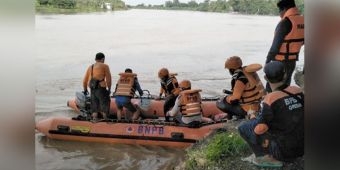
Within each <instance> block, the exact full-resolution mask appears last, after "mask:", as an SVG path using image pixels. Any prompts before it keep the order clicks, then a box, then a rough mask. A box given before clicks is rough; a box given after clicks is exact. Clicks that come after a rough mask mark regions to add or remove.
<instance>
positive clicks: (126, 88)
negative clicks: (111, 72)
mask: <svg viewBox="0 0 340 170" xmlns="http://www.w3.org/2000/svg"><path fill="white" fill-rule="evenodd" d="M119 75H120V78H119V80H118V82H117V90H116V93H115V94H116V95H117V96H118V95H119V96H131V97H132V96H134V95H135V91H136V90H135V89H134V87H133V85H134V82H135V77H136V76H137V74H135V73H119Z"/></svg>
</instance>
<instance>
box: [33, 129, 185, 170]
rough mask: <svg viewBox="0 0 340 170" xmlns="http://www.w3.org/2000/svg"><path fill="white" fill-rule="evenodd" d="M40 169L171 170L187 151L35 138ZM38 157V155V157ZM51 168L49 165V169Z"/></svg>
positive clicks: (39, 136) (43, 137)
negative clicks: (41, 155)
mask: <svg viewBox="0 0 340 170" xmlns="http://www.w3.org/2000/svg"><path fill="white" fill-rule="evenodd" d="M36 152H37V153H41V154H43V155H44V156H43V157H40V156H37V157H36V163H37V169H45V170H47V169H172V168H173V167H175V166H176V165H178V163H179V162H181V160H183V158H184V150H182V149H170V148H164V147H152V146H132V145H124V144H115V145H112V144H105V143H104V144H103V143H87V142H76V141H60V140H51V139H49V138H47V137H45V136H42V135H40V134H37V135H36ZM38 155H39V154H38ZM46 165H48V166H46Z"/></svg>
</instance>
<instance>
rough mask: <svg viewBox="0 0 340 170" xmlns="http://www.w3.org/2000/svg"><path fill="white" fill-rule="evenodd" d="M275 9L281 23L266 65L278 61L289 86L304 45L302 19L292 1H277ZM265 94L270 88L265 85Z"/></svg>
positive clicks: (276, 30) (277, 27) (276, 31)
mask: <svg viewBox="0 0 340 170" xmlns="http://www.w3.org/2000/svg"><path fill="white" fill-rule="evenodd" d="M277 7H278V8H279V11H280V17H281V21H280V22H279V23H278V25H277V26H276V29H275V36H274V39H273V42H272V46H271V47H270V50H269V52H268V55H267V59H266V64H267V63H269V62H270V61H280V62H282V63H283V64H284V65H285V69H286V72H287V79H286V82H285V83H286V84H287V85H290V83H291V78H292V74H293V72H294V70H295V66H296V61H297V60H298V59H299V53H300V49H301V47H302V45H303V44H304V17H303V16H302V15H300V13H299V11H298V9H297V8H296V5H295V2H294V0H279V2H278V3H277ZM266 90H267V92H270V91H271V89H270V86H269V84H268V83H267V85H266Z"/></svg>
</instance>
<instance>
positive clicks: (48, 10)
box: [35, 6, 127, 14]
mask: <svg viewBox="0 0 340 170" xmlns="http://www.w3.org/2000/svg"><path fill="white" fill-rule="evenodd" d="M122 10H127V8H118V9H114V10H106V9H102V8H71V9H65V8H54V7H50V6H36V7H35V12H36V14H78V13H91V12H105V11H122Z"/></svg>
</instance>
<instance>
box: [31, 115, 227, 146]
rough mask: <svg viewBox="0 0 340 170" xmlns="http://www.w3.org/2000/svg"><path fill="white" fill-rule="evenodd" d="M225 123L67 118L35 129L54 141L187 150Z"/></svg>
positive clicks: (58, 119)
mask: <svg viewBox="0 0 340 170" xmlns="http://www.w3.org/2000/svg"><path fill="white" fill-rule="evenodd" d="M224 122H225V120H222V121H219V122H214V123H206V124H204V123H203V124H198V125H196V126H195V127H193V126H191V127H190V126H188V125H177V124H175V123H174V122H164V121H163V120H159V119H157V120H151V119H148V120H141V121H124V120H122V121H117V120H113V119H112V120H107V121H105V122H97V123H93V122H90V121H81V120H73V119H71V118H65V117H55V118H48V119H45V120H42V121H39V122H38V123H36V129H37V130H38V131H39V132H41V133H43V134H45V135H46V136H47V137H49V138H52V139H60V140H73V141H86V142H105V143H123V144H140V145H153V146H155V145H157V146H167V147H176V148H186V147H188V146H190V145H192V144H194V143H196V142H198V141H199V140H202V139H203V138H205V137H207V136H208V135H210V134H211V133H212V132H213V131H214V130H217V129H219V128H223V127H224Z"/></svg>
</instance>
